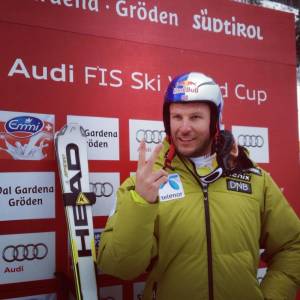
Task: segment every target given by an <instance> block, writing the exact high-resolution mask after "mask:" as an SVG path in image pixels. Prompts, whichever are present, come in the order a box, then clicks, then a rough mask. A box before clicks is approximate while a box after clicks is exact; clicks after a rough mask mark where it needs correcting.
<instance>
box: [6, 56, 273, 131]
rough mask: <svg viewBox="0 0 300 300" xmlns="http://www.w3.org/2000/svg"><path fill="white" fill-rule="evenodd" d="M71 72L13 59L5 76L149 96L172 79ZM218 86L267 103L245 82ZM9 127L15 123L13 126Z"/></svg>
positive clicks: (100, 70)
mask: <svg viewBox="0 0 300 300" xmlns="http://www.w3.org/2000/svg"><path fill="white" fill-rule="evenodd" d="M75 70H76V67H74V64H69V65H68V64H65V63H63V64H61V65H60V66H54V67H53V66H51V67H50V66H47V65H45V64H40V65H36V64H34V65H33V64H30V63H29V62H27V61H25V59H23V58H16V59H15V61H14V62H13V64H12V66H11V67H10V69H9V70H8V73H7V74H8V76H9V77H23V78H24V79H26V80H50V81H54V82H55V83H56V84H77V83H78V84H79V83H81V82H82V80H83V82H84V84H85V85H91V86H96V87H99V88H106V87H111V88H123V87H124V86H126V87H129V88H131V89H133V90H143V91H147V92H153V93H160V92H162V91H163V90H164V89H165V87H166V86H167V85H168V84H169V83H170V81H171V80H172V76H170V75H167V76H162V75H161V74H153V73H150V72H137V71H132V72H130V73H129V74H127V73H126V72H124V71H123V70H120V69H110V68H108V67H106V66H104V65H103V66H99V65H94V66H92V65H86V66H84V70H83V72H79V71H78V74H84V78H80V77H78V76H77V73H75ZM128 77H129V80H128V79H127V78H128ZM191 84H192V83H191ZM219 85H220V88H221V91H222V94H223V97H224V99H226V98H230V99H231V98H232V97H234V98H235V99H237V100H248V101H251V102H253V103H256V104H258V105H260V104H263V103H264V102H266V101H267V100H268V92H267V90H266V89H264V88H262V87H254V86H251V85H249V84H247V83H245V82H237V83H234V84H230V85H229V83H228V82H225V83H220V82H219ZM191 88H192V86H191ZM195 88H196V87H194V89H195ZM13 125H14V126H15V125H16V124H15V123H13ZM24 127H25V126H24ZM87 135H88V134H87Z"/></svg>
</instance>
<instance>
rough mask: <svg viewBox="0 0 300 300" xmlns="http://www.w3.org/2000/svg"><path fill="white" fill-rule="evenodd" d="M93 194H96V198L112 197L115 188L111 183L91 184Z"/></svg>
mask: <svg viewBox="0 0 300 300" xmlns="http://www.w3.org/2000/svg"><path fill="white" fill-rule="evenodd" d="M90 187H91V192H93V193H95V194H96V197H110V196H111V195H112V194H113V192H114V188H113V185H112V184H111V183H109V182H103V183H102V182H95V183H93V182H90Z"/></svg>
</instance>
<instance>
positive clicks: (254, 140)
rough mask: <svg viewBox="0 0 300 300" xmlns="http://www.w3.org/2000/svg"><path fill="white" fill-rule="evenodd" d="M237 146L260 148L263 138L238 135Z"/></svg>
mask: <svg viewBox="0 0 300 300" xmlns="http://www.w3.org/2000/svg"><path fill="white" fill-rule="evenodd" d="M238 144H239V145H241V146H245V147H253V148H254V147H257V148H261V147H262V146H263V145H264V138H263V137H262V136H261V135H250V134H240V135H239V136H238Z"/></svg>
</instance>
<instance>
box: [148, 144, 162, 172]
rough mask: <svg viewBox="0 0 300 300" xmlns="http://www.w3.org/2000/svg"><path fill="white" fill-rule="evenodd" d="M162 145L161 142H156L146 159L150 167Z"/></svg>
mask: <svg viewBox="0 0 300 300" xmlns="http://www.w3.org/2000/svg"><path fill="white" fill-rule="evenodd" d="M162 147H163V145H162V144H158V145H157V146H155V148H154V150H153V152H152V153H151V156H150V157H149V159H148V161H147V165H148V166H149V167H150V168H151V169H152V167H153V165H154V163H155V161H156V158H157V156H158V154H159V152H160V151H161V149H162Z"/></svg>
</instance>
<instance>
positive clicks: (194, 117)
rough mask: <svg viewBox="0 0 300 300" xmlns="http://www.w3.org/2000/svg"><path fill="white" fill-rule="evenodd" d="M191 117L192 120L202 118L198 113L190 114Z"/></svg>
mask: <svg viewBox="0 0 300 300" xmlns="http://www.w3.org/2000/svg"><path fill="white" fill-rule="evenodd" d="M192 119H194V120H197V119H202V116H200V115H195V116H192Z"/></svg>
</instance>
